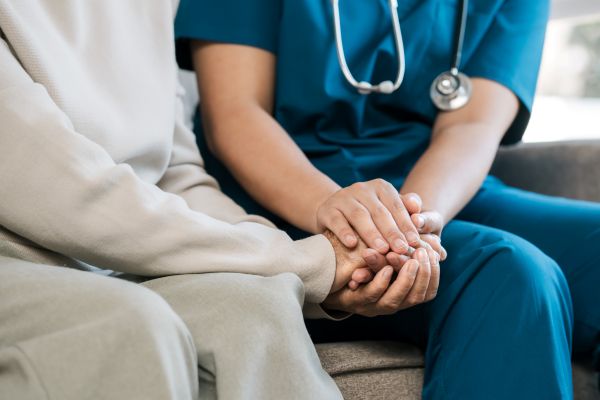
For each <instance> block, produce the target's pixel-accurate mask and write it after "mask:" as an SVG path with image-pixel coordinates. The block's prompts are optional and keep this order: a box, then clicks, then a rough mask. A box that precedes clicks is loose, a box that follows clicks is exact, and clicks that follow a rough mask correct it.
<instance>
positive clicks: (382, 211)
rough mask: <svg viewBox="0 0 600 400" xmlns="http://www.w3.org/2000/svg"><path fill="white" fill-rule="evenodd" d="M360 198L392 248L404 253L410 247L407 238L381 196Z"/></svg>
mask: <svg viewBox="0 0 600 400" xmlns="http://www.w3.org/2000/svg"><path fill="white" fill-rule="evenodd" d="M396 196H397V195H396ZM359 200H360V202H361V203H362V205H363V206H365V207H366V208H367V210H369V213H370V214H371V218H372V219H373V222H374V223H375V226H376V227H377V229H378V230H379V232H381V233H382V235H383V237H384V238H385V240H386V241H387V243H388V244H389V247H390V248H391V250H392V251H394V252H396V253H400V254H402V253H404V252H405V251H406V250H407V249H408V243H407V241H406V238H405V237H404V234H403V233H402V232H400V229H399V228H398V224H397V223H396V220H395V219H394V217H393V216H392V213H391V212H390V211H389V209H388V208H387V206H386V205H385V204H384V203H383V202H382V201H381V199H380V197H378V196H377V195H375V194H373V195H370V196H363V197H361V198H360V199H359ZM392 201H393V200H391V199H388V204H391V202H392Z"/></svg>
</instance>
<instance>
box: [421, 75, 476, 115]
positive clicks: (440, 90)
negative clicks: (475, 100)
mask: <svg viewBox="0 0 600 400" xmlns="http://www.w3.org/2000/svg"><path fill="white" fill-rule="evenodd" d="M472 93H473V86H472V84H471V79H469V77H468V76H466V75H465V74H463V73H462V72H458V71H448V72H444V73H442V74H441V75H440V76H438V77H437V78H436V79H435V80H434V81H433V83H432V84H431V90H430V94H431V101H433V104H435V106H436V107H437V108H438V109H440V110H441V111H454V110H458V109H460V108H462V107H464V106H465V105H467V103H468V102H469V100H470V99H471V94H472Z"/></svg>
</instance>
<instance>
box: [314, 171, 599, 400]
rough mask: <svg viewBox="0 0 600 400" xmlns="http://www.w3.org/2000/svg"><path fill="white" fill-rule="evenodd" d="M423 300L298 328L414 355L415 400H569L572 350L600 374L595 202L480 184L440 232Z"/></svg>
mask: <svg viewBox="0 0 600 400" xmlns="http://www.w3.org/2000/svg"><path fill="white" fill-rule="evenodd" d="M442 243H443V244H444V246H445V248H446V249H447V250H448V259H447V260H446V261H445V262H443V263H442V265H441V279H440V288H439V292H438V296H437V297H436V299H434V300H433V301H432V302H430V303H427V304H423V305H419V306H417V307H413V308H411V309H408V310H404V311H401V312H399V313H396V314H394V315H391V316H383V317H376V318H365V317H359V316H355V317H351V318H349V319H347V320H346V321H343V322H340V323H332V322H331V321H307V323H308V326H309V331H310V332H311V335H312V337H313V340H315V341H317V342H321V341H339V340H361V339H393V340H406V341H411V342H413V343H415V344H417V345H420V346H421V347H422V348H423V349H424V350H425V365H426V367H425V384H424V389H423V397H424V398H425V399H461V400H466V399H545V400H546V399H547V400H552V399H570V398H572V397H573V388H572V375H571V353H572V352H573V353H575V354H576V355H579V356H582V357H586V358H593V362H594V365H595V367H596V369H598V368H599V367H600V204H595V203H588V202H582V201H574V200H567V199H562V198H554V197H549V196H543V195H539V194H534V193H530V192H526V191H522V190H518V189H514V188H510V187H508V186H505V185H504V184H502V183H501V182H499V181H497V180H495V179H493V178H492V179H488V181H487V182H486V184H485V185H484V187H483V188H482V189H481V190H480V192H479V193H478V194H477V196H476V197H475V198H474V199H473V200H472V201H471V202H470V204H468V206H467V207H466V208H465V209H464V211H463V212H462V213H461V214H460V215H459V216H458V217H457V219H456V220H455V221H452V222H451V223H449V224H448V225H447V227H446V229H445V230H444V232H443V237H442Z"/></svg>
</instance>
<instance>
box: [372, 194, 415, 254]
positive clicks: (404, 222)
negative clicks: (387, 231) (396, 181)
mask: <svg viewBox="0 0 600 400" xmlns="http://www.w3.org/2000/svg"><path fill="white" fill-rule="evenodd" d="M378 196H379V199H380V200H381V203H382V204H383V205H384V206H385V208H387V209H388V210H390V212H391V214H392V218H393V219H394V221H395V222H396V225H397V226H398V228H400V231H401V232H402V234H403V235H404V237H405V238H406V242H407V243H408V244H409V245H410V246H415V245H416V244H417V242H418V241H419V232H418V231H417V228H416V227H415V224H414V222H413V221H412V219H411V218H410V214H409V213H408V210H407V209H406V207H405V206H404V202H403V201H402V198H401V197H400V195H399V194H398V192H397V191H396V189H395V188H394V187H393V186H391V185H389V186H384V187H382V188H381V189H380V191H379V192H378ZM394 251H395V250H394ZM396 252H397V253H402V252H399V251H396Z"/></svg>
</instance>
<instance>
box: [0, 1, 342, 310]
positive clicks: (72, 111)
mask: <svg viewBox="0 0 600 400" xmlns="http://www.w3.org/2000/svg"><path fill="white" fill-rule="evenodd" d="M174 12H175V10H174V8H173V5H172V4H171V2H170V1H167V0H162V1H156V2H147V1H144V0H136V1H130V2H122V1H119V0H109V1H102V2H80V1H75V0H72V1H71V0H69V1H60V2H56V1H50V0H47V1H41V2H39V1H36V2H33V1H29V0H28V1H19V2H13V1H0V29H1V31H2V39H0V71H1V73H0V126H1V127H2V132H1V134H0V149H2V154H1V157H0V187H2V188H3V191H2V204H1V205H0V241H2V242H3V244H2V245H0V249H5V250H6V251H7V253H0V254H5V255H11V256H14V255H15V254H16V252H17V251H19V250H18V249H17V248H18V247H19V243H21V242H23V241H25V242H26V244H27V245H29V244H34V246H37V247H39V248H41V249H43V251H48V252H51V253H52V254H59V255H63V256H64V257H63V258H65V259H71V260H73V262H74V263H83V264H87V265H92V266H95V267H99V268H103V269H108V270H116V271H120V272H124V273H129V274H133V275H140V276H153V277H157V276H165V275H174V274H185V273H200V272H240V273H252V274H259V275H265V276H270V275H277V274H280V273H283V272H293V273H295V274H297V275H298V276H299V277H301V279H302V281H303V283H304V285H305V287H306V300H307V302H308V303H313V304H318V303H320V302H322V301H323V300H324V298H325V297H326V295H327V294H328V292H329V289H330V288H331V284H332V282H333V277H334V273H335V259H334V254H333V250H332V248H331V246H330V244H329V242H328V241H327V239H325V238H324V237H323V236H314V237H311V238H308V239H306V240H304V241H300V242H293V241H292V240H291V239H290V237H289V236H288V235H287V234H285V233H284V232H281V231H278V230H276V229H273V228H274V227H273V225H272V224H271V223H270V222H268V221H266V220H265V219H263V218H260V217H257V216H249V215H247V214H246V213H245V212H244V210H243V209H242V208H240V207H239V206H238V205H236V204H235V203H234V202H233V201H231V200H230V199H229V198H227V197H226V196H225V195H223V194H222V193H221V192H220V191H219V188H218V185H217V183H216V182H215V180H214V179H213V178H212V177H211V176H209V175H208V174H207V173H206V172H205V170H204V168H203V163H202V160H201V158H200V155H199V153H198V151H197V148H196V147H195V146H194V137H193V134H192V132H190V131H189V130H188V129H187V128H186V127H185V124H184V117H183V110H182V105H181V96H182V95H183V91H182V90H181V88H180V87H179V85H178V83H177V79H176V75H177V65H176V62H175V59H174V56H173V54H174V41H173V34H172V30H173V28H172V23H173V18H174ZM57 60H59V61H57ZM107 60H110V63H108V64H107ZM9 248H10V250H7V249H9ZM21 250H23V249H22V248H21ZM9 251H10V253H8V252H9ZM22 254H23V255H24V256H25V257H27V258H26V259H28V260H30V261H34V262H40V259H39V258H38V255H32V254H29V253H27V254H25V253H22ZM30 256H31V257H30ZM53 261H54V260H50V261H49V262H50V263H53ZM60 265H62V263H61V264H60ZM311 310H313V311H314V312H316V316H324V313H323V312H322V310H318V308H317V307H311Z"/></svg>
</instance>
